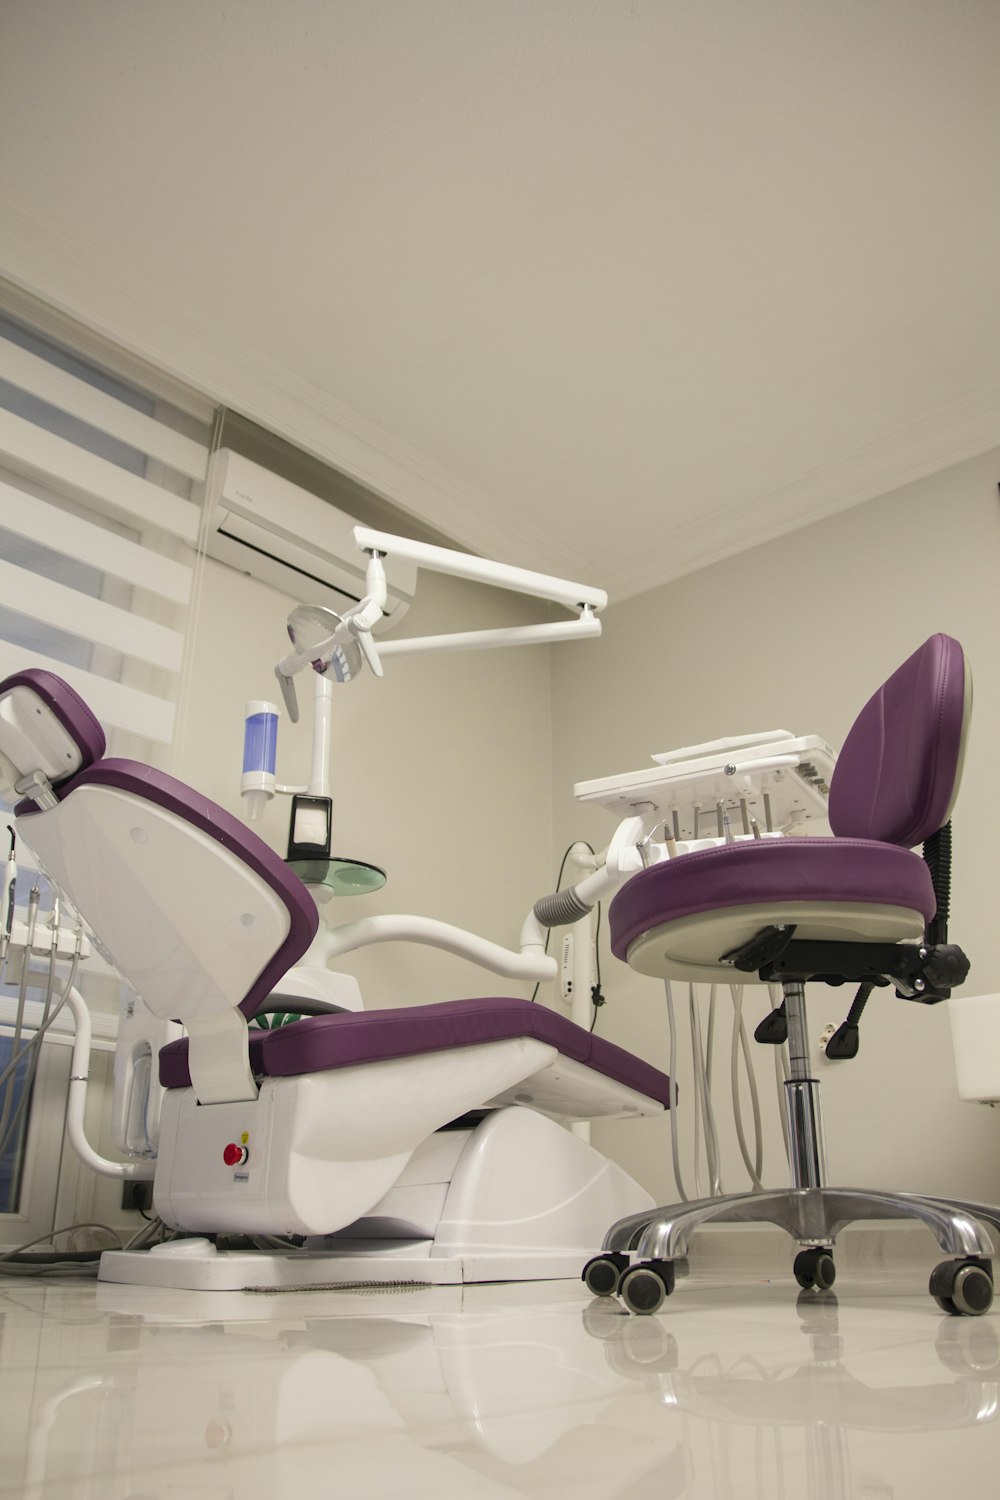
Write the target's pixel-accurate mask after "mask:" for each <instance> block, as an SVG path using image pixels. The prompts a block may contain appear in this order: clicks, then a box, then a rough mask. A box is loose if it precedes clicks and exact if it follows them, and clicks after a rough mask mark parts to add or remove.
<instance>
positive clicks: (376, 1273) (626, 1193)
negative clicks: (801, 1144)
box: [0, 670, 671, 1290]
mask: <svg viewBox="0 0 1000 1500" xmlns="http://www.w3.org/2000/svg"><path fill="white" fill-rule="evenodd" d="M104 751H105V740H104V735H103V732H102V730H101V726H100V724H99V723H98V722H97V720H96V719H95V718H94V716H93V714H92V713H91V712H90V711H89V709H88V708H87V706H86V704H85V703H83V701H82V700H81V699H80V697H79V696H78V695H77V694H76V692H75V691H74V690H73V689H72V688H71V687H69V685H68V684H66V683H65V682H64V681H62V679H61V678H59V677H58V676H55V675H54V674H52V673H50V672H47V671H38V670H29V671H23V672H20V673H17V674H15V675H14V676H11V677H8V678H7V679H6V680H5V681H4V682H2V683H0V771H2V773H3V776H2V778H0V779H3V780H4V781H5V782H6V784H7V787H8V789H13V792H14V794H15V795H17V796H19V797H21V798H22V799H23V800H21V801H20V802H19V803H18V805H17V807H16V815H17V821H18V834H19V836H20V837H21V838H23V840H24V841H25V842H26V843H27V844H28V845H29V846H30V848H31V849H32V850H33V851H34V853H35V854H36V855H37V857H38V860H39V862H40V865H41V867H42V869H43V870H44V871H45V873H46V875H47V876H48V877H49V878H50V879H51V880H52V882H53V884H54V885H55V886H56V887H57V888H58V889H59V890H60V891H61V892H63V893H64V895H65V897H66V898H67V899H68V900H69V902H70V903H71V904H72V905H73V906H74V907H75V908H76V910H77V911H78V912H79V913H80V915H81V916H82V917H83V919H84V920H85V921H86V923H87V924H88V925H89V926H90V928H91V929H92V931H93V933H94V935H95V939H96V943H97V946H98V947H99V949H100V951H101V952H102V953H103V954H104V956H105V957H106V958H107V959H108V960H109V962H110V963H111V964H112V965H113V966H114V968H115V969H116V970H117V972H118V973H119V974H120V975H121V976H122V977H123V978H124V979H125V980H126V981H127V983H128V984H129V985H130V986H131V987H132V989H133V990H134V991H135V992H136V994H138V995H139V996H140V997H141V999H142V1001H143V1002H144V1003H145V1005H146V1006H147V1007H148V1009H149V1010H150V1011H151V1012H152V1013H153V1015H154V1016H156V1017H158V1018H160V1019H162V1020H167V1021H169V1020H176V1021H180V1022H182V1023H183V1025H184V1027H185V1028H186V1031H187V1033H188V1034H187V1035H186V1036H185V1037H183V1038H181V1039H180V1040H178V1041H176V1042H173V1043H171V1044H170V1045H168V1046H166V1047H164V1048H163V1050H162V1052H161V1054H160V1058H159V1077H160V1082H161V1084H162V1085H163V1087H164V1089H165V1094H164V1096H163V1101H162V1111H161V1116H160V1122H159V1152H158V1156H157V1160H156V1164H155V1178H154V1186H153V1197H154V1205H155V1208H156V1212H157V1214H158V1215H159V1216H160V1217H161V1218H162V1219H163V1221H164V1222H165V1224H167V1225H168V1226H170V1227H171V1228H173V1229H175V1230H177V1231H179V1232H180V1235H179V1237H176V1238H173V1239H171V1240H169V1241H168V1242H166V1243H164V1244H161V1245H157V1246H154V1247H153V1248H152V1249H149V1250H143V1251H125V1252H115V1253H106V1254H105V1255H104V1257H103V1258H102V1263H101V1272H100V1274H101V1278H102V1279H103V1280H112V1281H126V1282H136V1283H142V1284H155V1285H163V1286H174V1287H187V1288H192V1289H196V1288H203V1287H204V1288H213V1289H217V1290H228V1289H244V1288H269V1289H277V1288H283V1287H288V1286H315V1285H317V1284H320V1285H327V1284H341V1283H343V1282H345V1281H347V1282H363V1283H367V1282H384V1281H395V1282H398V1281H417V1282H453V1283H454V1282H463V1281H479V1280H482V1281H489V1280H498V1281H503V1280H521V1279H546V1278H550V1277H576V1276H578V1274H579V1266H580V1261H581V1259H582V1257H583V1255H585V1254H586V1251H587V1247H588V1246H591V1245H593V1244H595V1243H597V1241H598V1240H599V1238H600V1235H601V1233H602V1232H603V1228H604V1226H605V1225H606V1224H607V1223H608V1221H609V1219H610V1218H612V1217H620V1216H621V1215H622V1214H626V1213H635V1212H638V1211H639V1210H640V1209H642V1208H649V1209H651V1208H652V1207H653V1200H652V1199H651V1198H650V1197H649V1196H648V1194H646V1192H645V1190H644V1189H642V1188H641V1187H639V1186H638V1184H637V1183H635V1182H634V1181H633V1180H632V1179H631V1178H630V1177H629V1176H628V1175H627V1174H626V1173H625V1172H624V1171H622V1170H621V1168H619V1167H618V1166H616V1165H615V1164H613V1163H612V1162H610V1161H608V1160H607V1159H606V1158H604V1157H603V1156H601V1155H600V1153H598V1152H597V1151H595V1150H593V1149H592V1148H591V1147H590V1145H589V1144H588V1143H587V1142H586V1141H584V1140H583V1139H581V1138H580V1137H579V1136H578V1135H577V1134H575V1133H573V1132H572V1131H571V1130H569V1129H567V1128H566V1126H565V1124H564V1123H563V1122H564V1121H567V1120H574V1119H590V1118H595V1117H599V1116H616V1117H617V1116H628V1115H636V1116H638V1115H646V1114H659V1113H661V1112H662V1111H663V1109H664V1108H666V1107H668V1105H669V1103H670V1099H671V1086H670V1081H669V1079H668V1078H667V1077H666V1076H665V1075H664V1074H662V1073H660V1072H659V1071H658V1070H657V1069H655V1068H653V1067H650V1066H649V1065H648V1064H646V1063H645V1062H643V1061H642V1060H641V1059H639V1058H636V1057H633V1056H631V1055H630V1054H629V1053H627V1052H625V1051H623V1050H622V1049H621V1048H618V1047H615V1046H614V1045H612V1044H611V1043H609V1042H606V1041H604V1040H602V1039H601V1038H599V1037H594V1036H592V1035H591V1034H590V1033H589V1032H588V1031H586V1030H584V1029H583V1028H582V1027H579V1026H576V1025H574V1024H573V1023H572V1022H570V1021H568V1020H566V1019H564V1018H563V1017H562V1016H559V1015H557V1014H556V1013H554V1012H553V1011H551V1010H549V1009H548V1008H546V1007H545V1006H542V1005H537V1004H531V1003H529V1002H528V1001H525V1000H519V999H510V998H496V999H474V1000H460V1001H454V1002H450V1003H449V1002H445V1003H441V1004H434V1005H423V1006H417V1007H413V1008H409V1009H406V1008H403V1009H393V1010H380V1011H367V1012H365V1011H362V1012H356V1011H343V1012H337V1011H336V1009H335V1008H332V1009H331V1010H330V1011H329V1012H328V1013H325V1014H319V1015H312V1016H306V1017H305V1018H304V1019H301V1020H298V1021H295V1022H292V1023H290V1024H287V1025H283V1026H279V1027H277V1028H276V1029H270V1030H259V1031H251V1030H250V1029H248V1021H249V1020H250V1019H251V1018H252V1017H253V1016H254V1015H255V1014H256V1013H257V1012H258V1011H259V1010H260V1009H261V1007H263V1006H266V1005H267V1004H268V1001H269V997H272V995H273V993H274V992H275V991H279V992H280V985H281V979H282V976H283V975H284V974H285V973H286V971H287V970H288V969H289V968H290V967H291V966H292V965H293V964H295V963H296V961H297V960H298V959H299V958H300V957H301V956H302V955H303V953H304V952H305V951H306V949H307V948H308V947H309V945H310V943H311V941H312V939H313V937H314V935H315V933H316V929H317V921H318V919H317V912H316V906H315V904H314V902H313V899H312V897H311V895H310V894H309V891H308V889H307V888H306V886H304V885H303V884H302V882H301V881H300V880H299V878H298V877H297V876H296V875H295V874H294V873H293V872H292V871H291V870H289V869H288V868H287V866H286V865H285V864H284V863H283V861H282V860H281V859H279V857H278V856H277V855H276V854H275V853H274V852H273V851H272V850H271V849H270V848H269V847H268V846H267V845H266V844H265V843H263V841H262V840H261V839H259V838H258V837H257V836H256V835H255V834H254V833H252V832H251V831H250V830H249V829H248V828H247V827H246V826H245V825H244V824H243V823H241V822H240V821H239V820H238V819H236V818H234V817H232V816H230V815H229V814H228V813H226V812H225V811H224V810H223V809H222V808H220V807H218V806H216V805H215V804H214V803H212V802H210V801H209V800H208V799H207V798H206V797H204V796H201V795H200V794H198V793H196V792H194V791H192V790H191V788H190V787H187V786H185V785H184V784H183V783H182V782H179V781H177V780H175V779H174V778H173V777H170V776H167V775H165V774H164V773H162V772H160V771H158V770H156V769H154V768H152V767H150V766H147V765H142V764H140V763H138V762H135V761H130V760H117V759H109V758H106V757H105V754H104ZM285 1008H286V1009H297V1008H298V1006H297V1005H296V1002H295V1000H294V999H292V1000H290V1001H289V1002H288V1004H287V1005H286V1006H285ZM226 1234H228V1235H236V1236H249V1237H251V1238H258V1237H265V1238H264V1242H263V1248H254V1246H253V1245H249V1246H248V1247H247V1248H245V1249H244V1248H236V1249H221V1248H220V1247H219V1245H218V1243H217V1239H218V1236H220V1235H226ZM268 1237H278V1240H277V1242H275V1241H274V1240H273V1238H272V1239H271V1240H270V1241H269V1240H268ZM275 1250H277V1252H278V1253H275Z"/></svg>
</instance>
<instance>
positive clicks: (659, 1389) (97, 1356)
mask: <svg viewBox="0 0 1000 1500" xmlns="http://www.w3.org/2000/svg"><path fill="white" fill-rule="evenodd" d="M726 1281H728V1284H725V1282H726ZM925 1282H926V1277H925V1273H924V1272H923V1270H921V1271H920V1272H917V1271H915V1270H914V1269H913V1268H910V1269H908V1270H907V1271H906V1272H905V1274H904V1275H902V1276H901V1277H900V1278H899V1279H897V1280H895V1281H893V1280H891V1279H889V1278H888V1277H887V1275H886V1273H885V1271H884V1270H879V1271H878V1272H877V1273H876V1274H875V1275H868V1276H866V1275H864V1274H862V1273H860V1272H859V1273H856V1274H853V1275H852V1274H845V1273H842V1274H841V1277H840V1279H839V1280H838V1283H837V1292H836V1296H834V1295H832V1294H831V1295H830V1296H829V1297H828V1298H818V1297H815V1296H812V1295H810V1296H805V1294H803V1296H802V1297H799V1296H798V1292H797V1288H796V1287H795V1286H794V1283H791V1284H790V1278H786V1277H783V1278H782V1280H780V1281H778V1280H773V1281H765V1280H757V1281H749V1280H747V1281H745V1282H744V1283H743V1284H742V1285H734V1283H733V1278H732V1274H731V1273H729V1274H728V1276H726V1275H725V1273H723V1274H722V1275H717V1276H715V1277H714V1278H713V1279H711V1280H710V1279H708V1278H706V1277H699V1276H697V1275H696V1276H692V1277H691V1278H689V1279H687V1280H686V1281H683V1282H681V1283H679V1284H678V1288H677V1291H676V1292H675V1294H674V1296H673V1297H672V1298H671V1299H670V1301H669V1302H668V1303H667V1304H666V1306H665V1308H664V1310H663V1311H662V1312H661V1313H660V1314H658V1315H657V1316H656V1317H654V1318H632V1317H629V1316H628V1315H627V1314H625V1313H623V1312H622V1311H621V1309H620V1308H619V1306H618V1304H617V1303H609V1302H593V1301H591V1300H590V1299H589V1298H588V1297H587V1295H586V1293H585V1292H584V1291H583V1289H582V1287H581V1286H579V1284H573V1283H542V1284H535V1285H523V1286H480V1287H470V1288H465V1289H464V1290H463V1289H461V1288H437V1289H429V1288H426V1289H411V1290H383V1291H378V1292H364V1291H343V1292H338V1293H331V1292H311V1293H294V1294H291V1295H278V1296H258V1295H252V1294H244V1293H225V1294H199V1293H188V1292H150V1291H147V1290H144V1289H140V1288H135V1287H113V1286H105V1285H99V1284H97V1283H91V1282H87V1283H80V1282H64V1283H60V1284H55V1283H52V1282H41V1281H30V1282H29V1281H17V1282H13V1283H10V1282H6V1281H3V1282H0V1456H2V1462H0V1495H2V1496H3V1497H7V1496H18V1497H24V1500H37V1497H46V1500H98V1497H99V1500H154V1497H155V1500H258V1497H272V1496H277V1497H281V1500H285V1497H288V1500H341V1497H343V1500H378V1497H382V1496H397V1495H398V1496H406V1497H408V1500H414V1497H424V1496H427V1497H434V1500H502V1497H516V1496H531V1497H538V1500H562V1497H567V1500H568V1497H573V1500H612V1497H614V1500H672V1497H675V1496H678V1497H680V1496H684V1497H707V1500H724V1497H730V1496H735V1497H744V1496H747V1497H755V1500H756V1497H760V1500H764V1497H766V1500H784V1497H789V1500H793V1497H794V1500H820V1497H822V1500H827V1497H830V1500H833V1497H836V1500H841V1497H851V1500H855V1497H856V1500H922V1497H924V1496H926V1497H932V1496H933V1497H935V1500H940V1497H942V1496H945V1497H947V1496H950V1495H955V1494H957V1493H959V1492H964V1493H978V1494H981V1495H988V1496H993V1495H996V1494H997V1493H998V1489H1000V1478H998V1476H1000V1314H997V1313H990V1314H989V1315H987V1316H986V1317H985V1318H979V1319H956V1318H946V1317H944V1316H943V1315H941V1314H940V1313H939V1312H938V1310H937V1308H936V1306H935V1305H934V1303H933V1302H932V1301H931V1300H930V1298H929V1297H928V1296H927V1294H926V1292H925V1291H924V1290H923V1285H925Z"/></svg>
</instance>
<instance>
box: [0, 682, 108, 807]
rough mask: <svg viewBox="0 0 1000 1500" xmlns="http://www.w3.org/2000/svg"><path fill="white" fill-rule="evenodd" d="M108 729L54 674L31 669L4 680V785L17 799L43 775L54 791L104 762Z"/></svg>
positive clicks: (0, 729)
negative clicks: (37, 775)
mask: <svg viewBox="0 0 1000 1500" xmlns="http://www.w3.org/2000/svg"><path fill="white" fill-rule="evenodd" d="M105 748H106V742H105V739H104V730H103V729H102V728H101V726H100V724H99V723H98V721H97V719H95V717H94V715H93V714H92V713H91V711H90V709H89V708H88V707H87V705H86V703H84V701H83V699H82V698H81V697H80V695H79V694H78V693H76V692H74V691H73V689H72V688H71V687H70V686H69V684H68V683H67V682H64V681H63V680H62V678H61V677H57V676H56V674H55V673H54V672H46V671H42V670H39V669H37V668H33V667H32V668H27V669H26V670H25V671H23V672H15V673H13V674H12V676H10V677H6V678H5V679H4V680H3V682H0V781H2V782H3V783H4V786H3V790H4V792H5V793H6V795H7V796H8V797H9V798H10V799H11V800H13V798H14V797H16V796H20V795H25V794H27V795H29V796H30V794H31V792H30V788H28V787H24V786H19V784H18V783H19V782H24V781H25V780H26V779H27V778H30V777H31V775H32V774H33V773H34V772H40V773H41V774H42V775H43V776H44V777H45V778H46V780H47V781H48V782H49V783H50V785H51V786H52V787H53V788H54V789H58V787H60V786H62V785H64V784H65V783H66V782H67V781H69V780H70V779H71V778H72V777H74V776H76V775H77V774H78V773H79V772H80V771H85V770H86V769H87V768H88V766H92V765H93V764H94V762H95V761H98V760H100V759H101V757H102V756H103V754H104V751H105Z"/></svg>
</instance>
